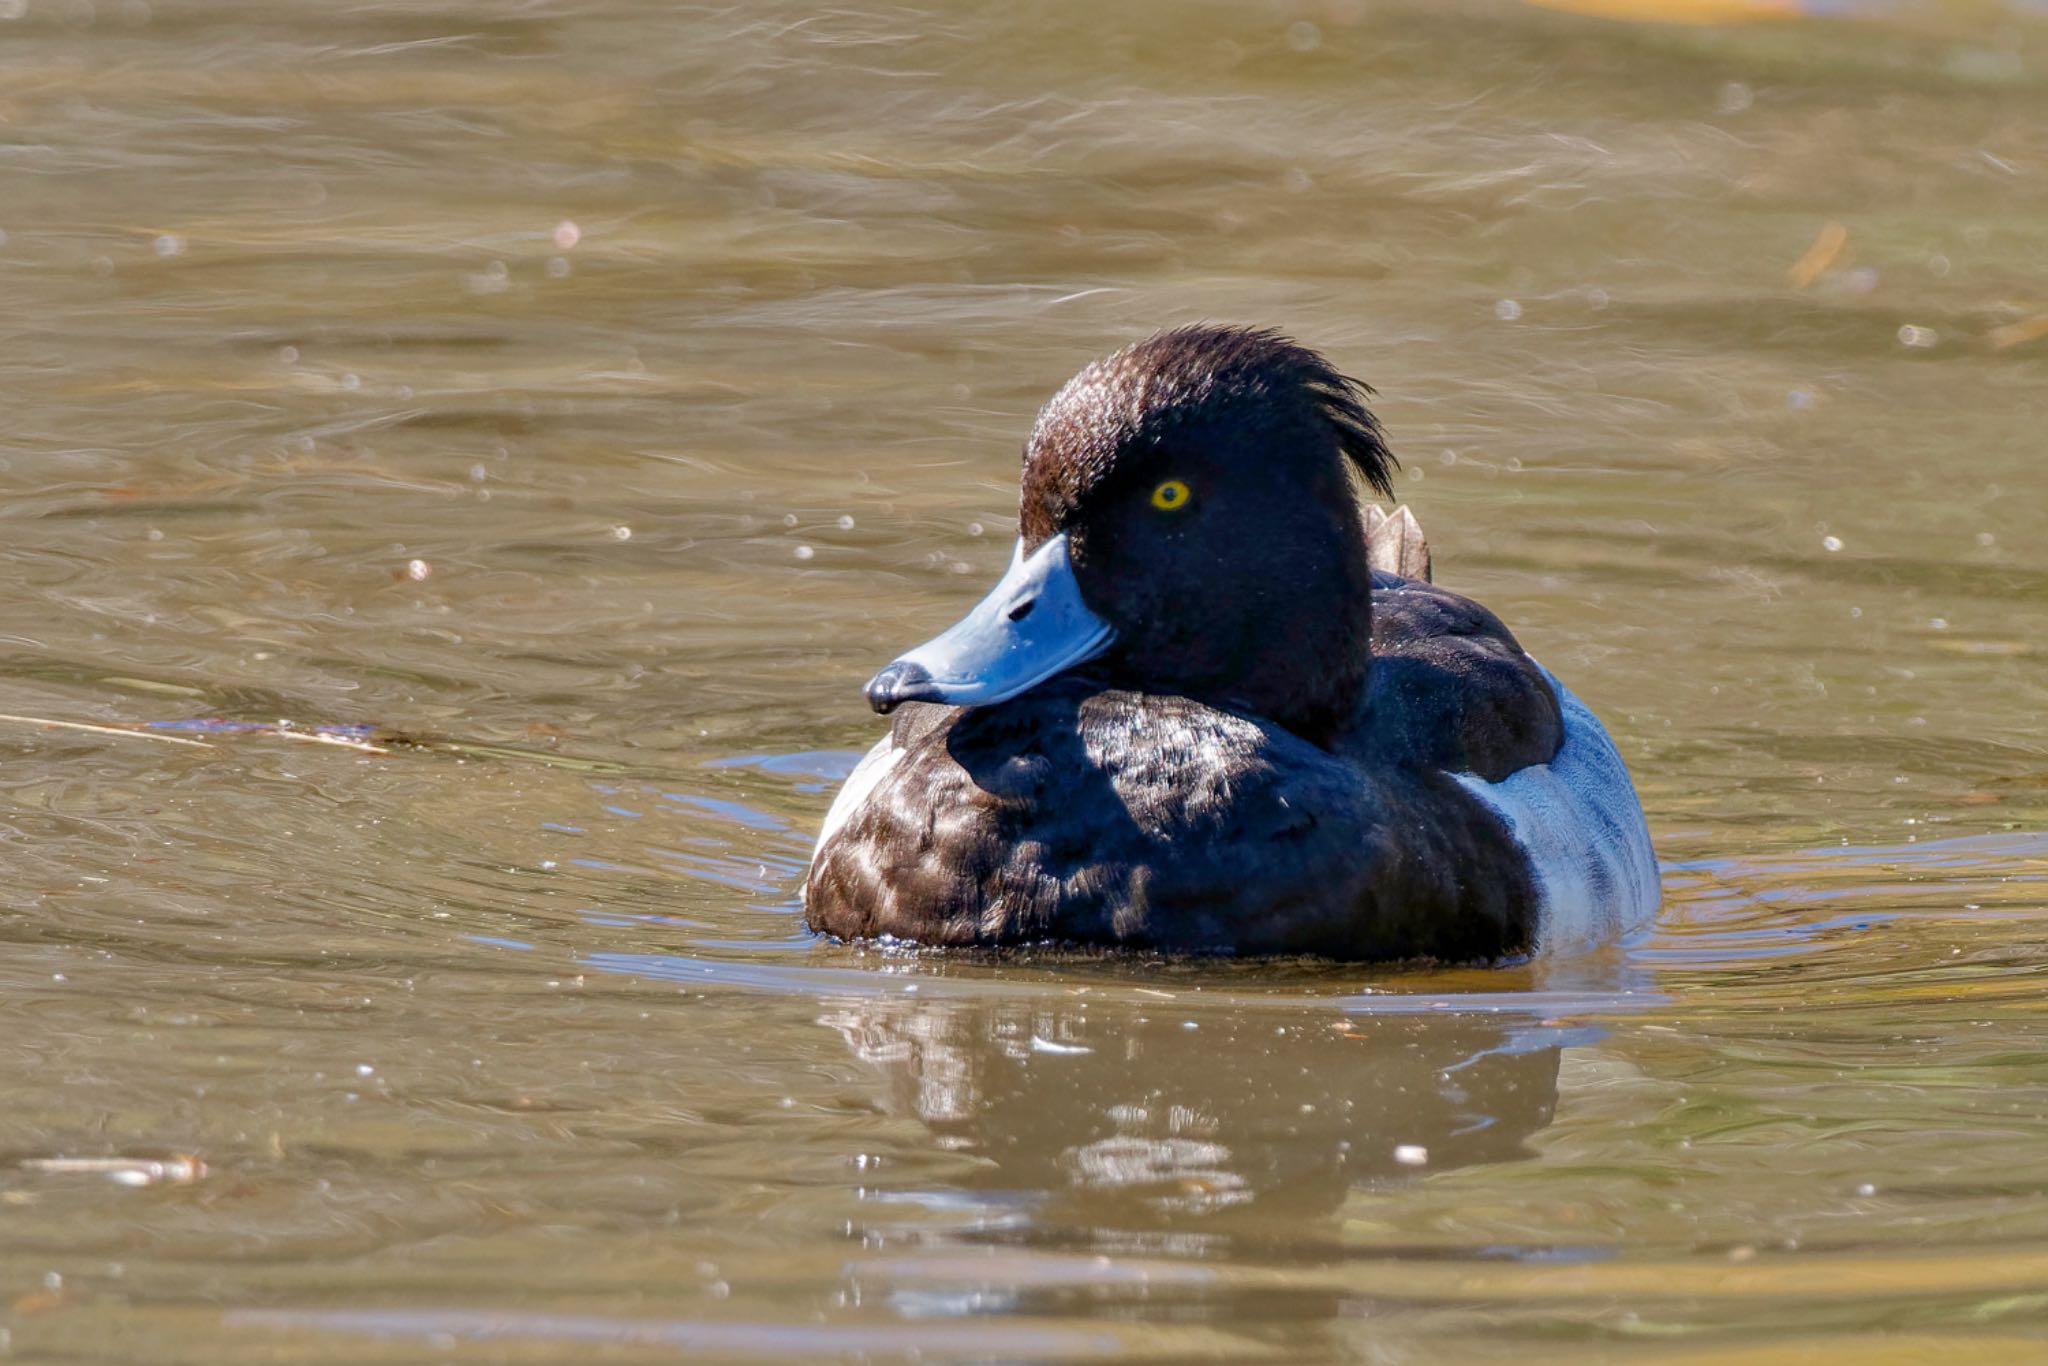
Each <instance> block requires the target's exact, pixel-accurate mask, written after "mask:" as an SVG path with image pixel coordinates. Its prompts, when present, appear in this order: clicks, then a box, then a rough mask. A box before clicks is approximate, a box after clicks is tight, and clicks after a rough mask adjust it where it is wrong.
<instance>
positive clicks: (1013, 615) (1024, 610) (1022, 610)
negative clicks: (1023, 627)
mask: <svg viewBox="0 0 2048 1366" xmlns="http://www.w3.org/2000/svg"><path fill="white" fill-rule="evenodd" d="M1036 606H1038V599H1037V598H1026V599H1024V601H1022V602H1020V603H1018V604H1017V605H1016V606H1015V607H1012V608H1011V609H1010V620H1011V621H1022V620H1024V618H1026V617H1028V616H1030V615H1031V609H1032V608H1034V607H1036Z"/></svg>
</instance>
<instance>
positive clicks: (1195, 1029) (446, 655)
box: [0, 0, 2048, 1363]
mask: <svg viewBox="0 0 2048 1366" xmlns="http://www.w3.org/2000/svg"><path fill="white" fill-rule="evenodd" d="M1647 8H1654V6H1650V5H1647V4H1631V3H1627V2H1626V0H1608V2H1604V3H1592V0H1574V3H1572V4H1562V3H1560V6H1559V8H1556V9H1552V8H1533V7H1523V6H1515V5H1506V4H1501V5H1477V4H1457V5H1440V4H1407V5H1402V4H1389V5H1384V6H1365V5H1354V4H1348V3H1342V2H1341V0H1332V2H1331V3H1320V4H1310V3H1287V4H1282V3H1274V4H1262V5H1245V6H1209V7H1198V8H1192V9H1191V8H1187V7H1182V6H1176V5H1166V4H1155V3H1146V4H1133V5H1126V6H1114V7H1112V6H1078V5H1053V6H1046V7H1038V8H1031V9H1023V8H1013V7H1009V6H996V5H988V6H981V7H974V6H958V7H947V8H942V9H935V10H922V9H915V8H910V7H878V8H873V9H865V10H855V9H837V10H818V9H815V8H813V7H809V6H800V5H779V4H750V5H747V6H741V7H733V8H727V9H718V8H680V7H672V6H665V5H637V4H618V3H613V4H603V3H599V4H578V5H566V4H549V3H521V4H517V5H504V4H489V5H484V4H470V5H462V4H455V5H438V4H437V5H433V6H426V5H353V6H351V5H334V6H317V7H316V6H310V5H260V6H259V5H253V4H248V3H235V2H234V0H221V2H220V3H213V4H206V3H200V4H192V5H174V4H170V3H164V2H163V0H159V2H158V3H156V4H154V5H151V4H146V3H142V0H129V2H128V3H115V2H114V0H101V3H98V4H91V3H87V0H25V2H24V0H14V3H11V4H9V3H0V186H4V190H5V193H4V194H0V232H4V237H0V393H4V395H5V414H6V422H5V426H4V429H0V565H4V569H5V574H6V579H7V582H8V584H9V591H7V592H6V593H5V594H0V711H4V712H5V713H6V714H7V716H8V717H10V718H15V719H9V720H5V721H0V748H4V763H0V847H4V850H5V859H6V863H5V866H6V869H7V878H6V885H5V891H4V893H0V905H4V907H5V916H4V920H0V935H4V944H5V949H4V952H0V980H4V991H0V1079H4V1085H5V1092H4V1094H5V1096H6V1098H7V1102H8V1103H7V1105H6V1107H5V1110H4V1113H0V1164H4V1165H0V1230H4V1234H5V1236H4V1237H0V1307H4V1306H9V1305H11V1311H10V1312H9V1314H8V1321H7V1323H6V1331H7V1333H8V1335H9V1336H8V1339H7V1341H8V1343H9V1344H10V1345H11V1347H12V1349H13V1351H14V1353H15V1354H16V1355H17V1356H18V1357H21V1358H24V1359H34V1360H65V1361H84V1360H91V1361H112V1360H149V1361H155V1362H206V1363H219V1362H240V1361H269V1360H280V1359H290V1360H305V1361H312V1360H319V1361H337V1362H365V1361H416V1360H421V1359H434V1360H472V1359H474V1360H514V1361H529V1360H531V1361H550V1360H559V1359H564V1358H566V1357H569V1356H570V1355H571V1354H580V1355H586V1356H590V1357H593V1358H595V1359H602V1360H640V1359H649V1360H656V1359H670V1358H673V1357H675V1356H676V1355H678V1354H694V1355H698V1356H704V1357H710V1358H713V1359H727V1358H731V1359H749V1358H757V1357H768V1358H799V1357H817V1356H866V1357H870V1358H874V1359H882V1360H893V1359H901V1358H905V1357H908V1356H911V1355H920V1356H921V1357H922V1358H923V1359H926V1360H1034V1361H1036V1360H1067V1359H1094V1358H1101V1357H1130V1358H1134V1359H1154V1360H1186V1359H1192V1358H1199V1357H1224V1358H1228V1359H1233V1360H1265V1359H1272V1360H1301V1361H1311V1360H1328V1359H1354V1360H1363V1361H1382V1362H1410V1361H1416V1362H1419V1361H1446V1360H1459V1361H1474V1360H1493V1359H1513V1360H1515V1361H1516V1362H1518V1363H1541V1362H1583V1361H1588V1360H1603V1361H1606V1360H1613V1361H1638V1360H1640V1361H1650V1362H1704V1361H1715V1362H1738V1361H1739V1362H1743V1363H1761V1362H1780V1361H1785V1362H1789V1361H1793V1360H1801V1361H1805V1360H1816V1359H1823V1358H1826V1357H1828V1356H1830V1355H1831V1354H1832V1355H1839V1356H1841V1357H1844V1358H1848V1357H1854V1358H1855V1359H1857V1360H1859V1361H1881V1360H1924V1359H1929V1358H1930V1357H1940V1358H1943V1359H1953V1360H1968V1361H1973V1362H1975V1361H2001V1360H2005V1361H2031V1360H2039V1359H2041V1358H2042V1356H2043V1355H2044V1354H2048V1047H2044V1043H2043V1039H2044V1033H2043V1030H2044V1025H2048V1019H2044V1009H2043V1007H2044V1001H2048V993H2044V991H2043V988H2042V986H2041V982H2042V980H2043V978H2042V969H2043V967H2044V966H2048V833H2044V832H2048V741H2044V730H2043V725H2042V717H2043V714H2044V711H2048V682H2044V679H2048V675H2044V671H2043V649H2044V647H2043V645H2042V642H2043V640H2044V639H2048V538H2044V536H2043V533H2042V527H2041V523H2042V516H2043V511H2044V508H2048V478H2044V476H2043V474H2042V472H2041V458H2042V454H2043V449H2042V436H2041V433H2042V431H2043V428H2044V418H2048V321H2044V320H2043V318H2044V315H2048V83H2044V76H2048V15H2044V13H2043V10H2042V7H2041V6H2040V5H2038V4H2025V3H2022V4H2012V5H2000V4H1993V3H1985V4H1973V5H1956V6H1952V7H1951V6H1940V5H1931V4H1929V5H1912V4H1901V5H1876V4H1872V5H1869V6H1817V7H1816V8H1817V9H1821V10H1825V11H1826V12H1825V13H1821V14H1818V15H1816V16H1812V17H1807V18H1795V19H1791V20H1789V21H1784V22H1769V23H1756V24H1748V23H1742V22H1734V21H1735V20H1740V19H1743V18H1745V17H1755V16H1756V15H1757V14H1759V13H1761V12H1763V11H1768V10H1780V9H1784V8H1787V7H1786V6H1778V5H1769V4H1764V3H1758V4H1755V5H1744V4H1741V3H1736V2H1735V0H1730V3H1726V4H1709V3H1690V4H1676V3H1674V4H1672V5H1669V6H1666V8H1667V9H1672V10H1682V11H1684V12H1686V13H1688V14H1690V15H1692V16H1693V17H1704V18H1711V19H1716V20H1722V21H1727V22H1717V23H1710V24H1706V25H1699V26H1664V25H1659V24H1649V23H1641V22H1635V21H1634V20H1632V19H1628V18H1622V19H1613V18H1602V17H1597V16H1592V15H1588V14H1585V13H1572V12H1562V11H1568V10H1580V11H1583V10H1604V11H1618V12H1621V13H1623V14H1628V13H1631V12H1640V11H1641V10H1644V9H1647ZM1200 317H1208V318H1222V319H1232V320H1245V321H1257V322H1270V323H1276V324H1279V325H1282V326H1285V327H1286V328H1288V329H1290V330H1291V331H1293V332H1294V333H1295V334H1297V335H1299V336H1300V337H1301V338H1303V339H1304V340H1306V341H1308V342H1310V343H1312V344H1314V345H1317V346H1319V347H1321V348H1324V349H1326V350H1327V351H1329V352H1330V353H1331V354H1332V355H1333V357H1335V358H1336V359H1337V360H1338V361H1339V362H1340V363H1341V364H1342V365H1343V366H1344V367H1345V368H1346V369H1348V370H1350V371H1352V372H1353V373H1357V374H1360V375H1362V376H1364V377H1366V378H1368V379H1370V380H1371V381H1372V382H1373V383H1374V384H1376V385H1377V386H1378V387H1379V389H1380V391H1381V394H1382V399H1381V404H1380V411H1381V414H1382V416H1383V418H1384V419H1385V421H1386V423H1387V426H1388V428H1389V431H1390V434H1391V436H1392V438H1393V441H1394V444H1395V448H1396V450H1397V451H1398V452H1399V453H1400V454H1401V456H1402V458H1403V460H1404V462H1405V466H1406V472H1405V474H1404V476H1403V480H1402V489H1403V493H1404V496H1405V498H1406V500H1407V501H1408V502H1409V503H1411V505H1412V506H1414V507H1415V509H1416V510H1417V512H1418V514H1419V516H1420V517H1421V519H1422V522H1423V524H1424V526H1425V527H1426V528H1427V529H1428V531H1429V533H1430V536H1431V539H1432V542H1433V545H1434V549H1435V551H1436V562H1437V569H1438V577H1439V579H1440V581H1442V582H1445V583H1447V584H1450V585H1452V586H1455V587H1457V588H1460V589H1462V590H1466V591H1470V592H1472V593H1474V594H1475V595H1477V596H1480V597H1482V598H1483V599H1485V600H1486V601H1487V602H1488V603H1489V604H1490V605H1492V606H1494V607H1496V608H1497V609H1498V610H1500V611H1501V612H1502V614H1503V615H1504V616H1506V617H1507V619H1508V620H1509V621H1510V622H1511V623H1513V624H1514V625H1515V626H1516V628H1517V630H1518V631H1519V632H1520V634H1521V636H1522V639H1523V640H1524V642H1525V643H1527V644H1528V645H1529V646H1530V647H1531V648H1532V649H1533V650H1535V651H1536V652H1537V653H1538V654H1539V655H1541V656H1542V657H1543V659H1544V660H1545V661H1546V663H1548V664H1549V665H1550V666H1551V667H1552V668H1553V669H1555V670H1556V671H1557V672H1558V673H1559V674H1560V675H1562V676H1563V677H1564V678H1566V679H1567V680H1568V681H1569V682H1570V683H1571V684H1572V686H1573V687H1574V689H1575V690H1576V691H1578V692H1579V693H1580V694H1581V695H1582V696H1584V697H1586V698H1587V699H1588V700H1589V701H1591V702H1592V703H1594V704H1595V705H1596V706H1597V707H1598V708H1599V709H1600V710H1601V711H1602V712H1603V714H1604V715H1605V716H1606V717H1607V719H1608V721H1609V723H1610V725H1611V727H1612V728H1613V730H1614V731H1615V733H1616V735H1617V738H1618V739H1619V741H1620V743H1621V744H1622V746H1623V749H1624V751H1625V753H1626V754H1627V756H1628V758H1629V760H1630V762H1631V764H1632V765H1633V766H1634V768H1635V771H1636V774H1637V777H1638V780H1639V783H1640V785H1641V788H1642V790H1643V794H1644V798H1645V802H1646V805H1647V808H1648V810H1649V814H1650V820H1651V824H1652V827H1653V830H1654V831H1655V834H1656V836H1657V839H1658V844H1659V849H1660V852H1661V853H1662V855H1663V857H1664V859H1665V860H1666V876H1665V898H1666V909H1665V912H1664V914H1663V916H1662V918H1661V919H1660V921H1659V923H1658V925H1657V926H1656V928H1655V929H1654V931H1652V932H1651V933H1649V934H1647V935H1645V936H1643V937H1641V938H1640V939H1639V940H1638V941H1636V942H1633V943H1630V944H1627V945H1624V946H1621V947H1619V948H1617V949H1615V950H1613V951H1611V952H1609V953H1606V954H1602V955H1595V956H1593V957H1590V958H1583V959H1574V960H1569V961H1559V962H1539V963H1537V964H1533V965H1525V966H1521V967H1513V968H1507V969H1503V970H1499V971H1472V970H1457V971H1449V970H1446V971H1437V972H1420V971H1415V970H1412V969H1410V970H1404V971H1373V970H1365V969H1357V968H1344V969H1336V968H1330V967H1326V966H1317V965H1312V964H1277V965H1275V964H1265V965H1251V964H1243V965H1229V964H1217V963H1202V964H1194V965H1189V964H1172V963H1161V962H1152V961H1131V960H1119V959H1114V958H1112V959H1103V958H1099V957H1092V956H1061V955H1054V954H1048V953H1036V954H1025V955H1019V956H1017V957H1014V958H1011V959H992V958H960V959H933V958H918V957H907V956H888V955H884V954H881V953H877V952H872V951H865V952H864V951H861V950H856V949H848V948H841V947H835V946H831V945H826V944H821V943H818V942H815V941H813V940H812V939H811V938H810V937H809V936H808V935H807V934H806V933H805V932H804V930H803V927H802V924H801V918H800V915H799V913H798V910H797V907H796V901H795V896H796V889H797V885H798V883H799V881H800V878H801V874H802V868H803V863H804V860H805V857H806V855H807V852H808V848H809V843H810V839H811V837H812V835H813V833H814V831H815V829H816V826H817V823H818V820H819V818H820V817H821V815H822V814H823V811H824V809H825V806H826V804H827V802H828V800H829V795H830V791H831V788H832V786H833V785H834V783H835V782H836V780H837V779H838V778H839V777H841V776H843V775H844V773H845V772H846V771H847V769H848V768H849V767H850V765H851V762H852V760H853V758H854V756H855V755H856V754H857V752H858V751H859V750H860V749H862V748H863V747H865V746H866V745H867V744H868V743H869V742H870V741H871V740H872V738H873V736H874V735H875V734H876V733H877V730H878V722H877V721H876V720H875V719H874V718H872V717H871V716H869V715H868V714H867V712H866V709H865V707H864V706H863V704H862V702H861V698H860V696H859V693H858V685H859V683H860V681H861V680H862V679H863V678H864V677H865V676H866V675H867V673H868V672H869V671H870V670H871V669H872V668H873V666H874V665H875V664H876V663H877V662H878V661H880V660H882V659H884V658H886V657H887V656H888V655H889V654H890V653H892V652H893V651H894V650H895V649H896V648H898V647H900V646H902V645H904V644H907V643H909V642H912V641H915V640H918V639H922V638H924V637H925V636H926V635H928V634H930V633H931V631H932V630H933V629H935V628H936V627H937V626H939V625H942V624H944V623H946V622H948V621H950V620H951V619H952V618H953V617H954V616H955V615H956V614H957V613H958V612H959V611H960V610H961V609H962V608H963V607H964V606H965V605H966V604H967V603H969V602H970V601H972V600H973V599H974V598H975V597H976V596H977V595H978V594H979V592H980V590H981V588H982V587H983V586H985V584H986V583H987V582H988V581H989V580H990V579H991V578H992V577H993V576H994V575H995V574H996V573H997V572H998V571H999V570H1000V568H1001V566H1002V563H1003V562H1004V560H1005V559H1006V557H1007V551H1008V543H1009V539H1010V534H1011V525H1012V519H1013V517H1014V475H1015V460H1016V452H1017V448H1018V445H1019V443H1020V441H1021V439H1022V437H1023V434H1024V431H1025V428H1026V425H1027V424H1028V422H1029V419H1030V415H1031V414H1032V412H1033V411H1034V410H1035V408H1036V406H1037V404H1038V402H1039V401H1040V400H1041V399H1042V398H1043V397H1044V396H1045V395H1046V394H1047V393H1049V392H1050V391H1051V389H1052V388H1053V387H1054V386H1056V385H1057V384H1058V383H1059V382H1060V381H1061V380H1062V379H1064V378H1065V376H1066V375H1067V374H1068V373H1070V372H1071V371H1072V370H1073V369H1074V368H1075V367H1076V366H1077V365H1078V364H1080V363H1081V362H1082V361H1084V360H1085V359H1087V358H1088V357H1089V356H1091V355H1093V354H1096V353H1099V352H1101V351H1103V350H1105V349H1108V348H1110V347H1112V346H1115V345H1117V344H1120V343H1121V342H1123V341H1126V340H1129V339H1131V338H1133V337H1135V336H1138V335H1142V334H1143V333H1145V332H1147V331H1150V330H1151V329H1153V328H1155V327H1158V326H1161V325H1164V324H1168V323H1173V322H1179V321H1185V320H1188V319H1191V318H1200ZM21 718H29V719H21ZM34 718H47V719H54V720H63V721H68V722H75V723H85V724H88V725H103V726H112V727H126V726H130V725H147V726H149V727H150V729H148V730H147V731H145V732H141V733H135V732H129V731H125V730H123V731H117V732H115V733H103V732H99V731H92V730H77V729H52V728H46V727H44V726H41V725H39V724H37V723H36V721H35V720H34ZM280 720H287V721H289V722H291V723H292V730H293V732H294V735H296V736H298V737H300V738H293V737H292V736H283V735H279V734H278V733H276V728H275V723H276V722H278V721H280ZM211 721H220V722H237V723H259V724H258V725H257V726H256V727H255V728H251V727H248V726H229V725H193V724H188V723H194V722H211ZM322 727H334V728H349V727H368V728H371V730H370V731H368V732H365V731H361V730H348V729H343V730H339V731H332V732H328V733H327V734H328V738H330V739H334V740H349V739H351V738H355V739H356V743H355V745H354V746H351V745H350V744H338V743H325V744H322V743H310V742H308V741H307V740H306V739H304V738H303V737H304V736H305V735H307V734H314V735H318V734H320V733H321V731H320V729H319V728H322ZM366 733H367V734H371V735H372V736H373V743H372V744H371V746H370V748H368V749H365V748H363V747H361V746H362V743H363V742H362V741H361V740H360V738H359V737H360V736H362V735H364V734H366ZM181 742H182V743H181ZM200 1164H203V1171H202V1169H201V1165H200Z"/></svg>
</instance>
